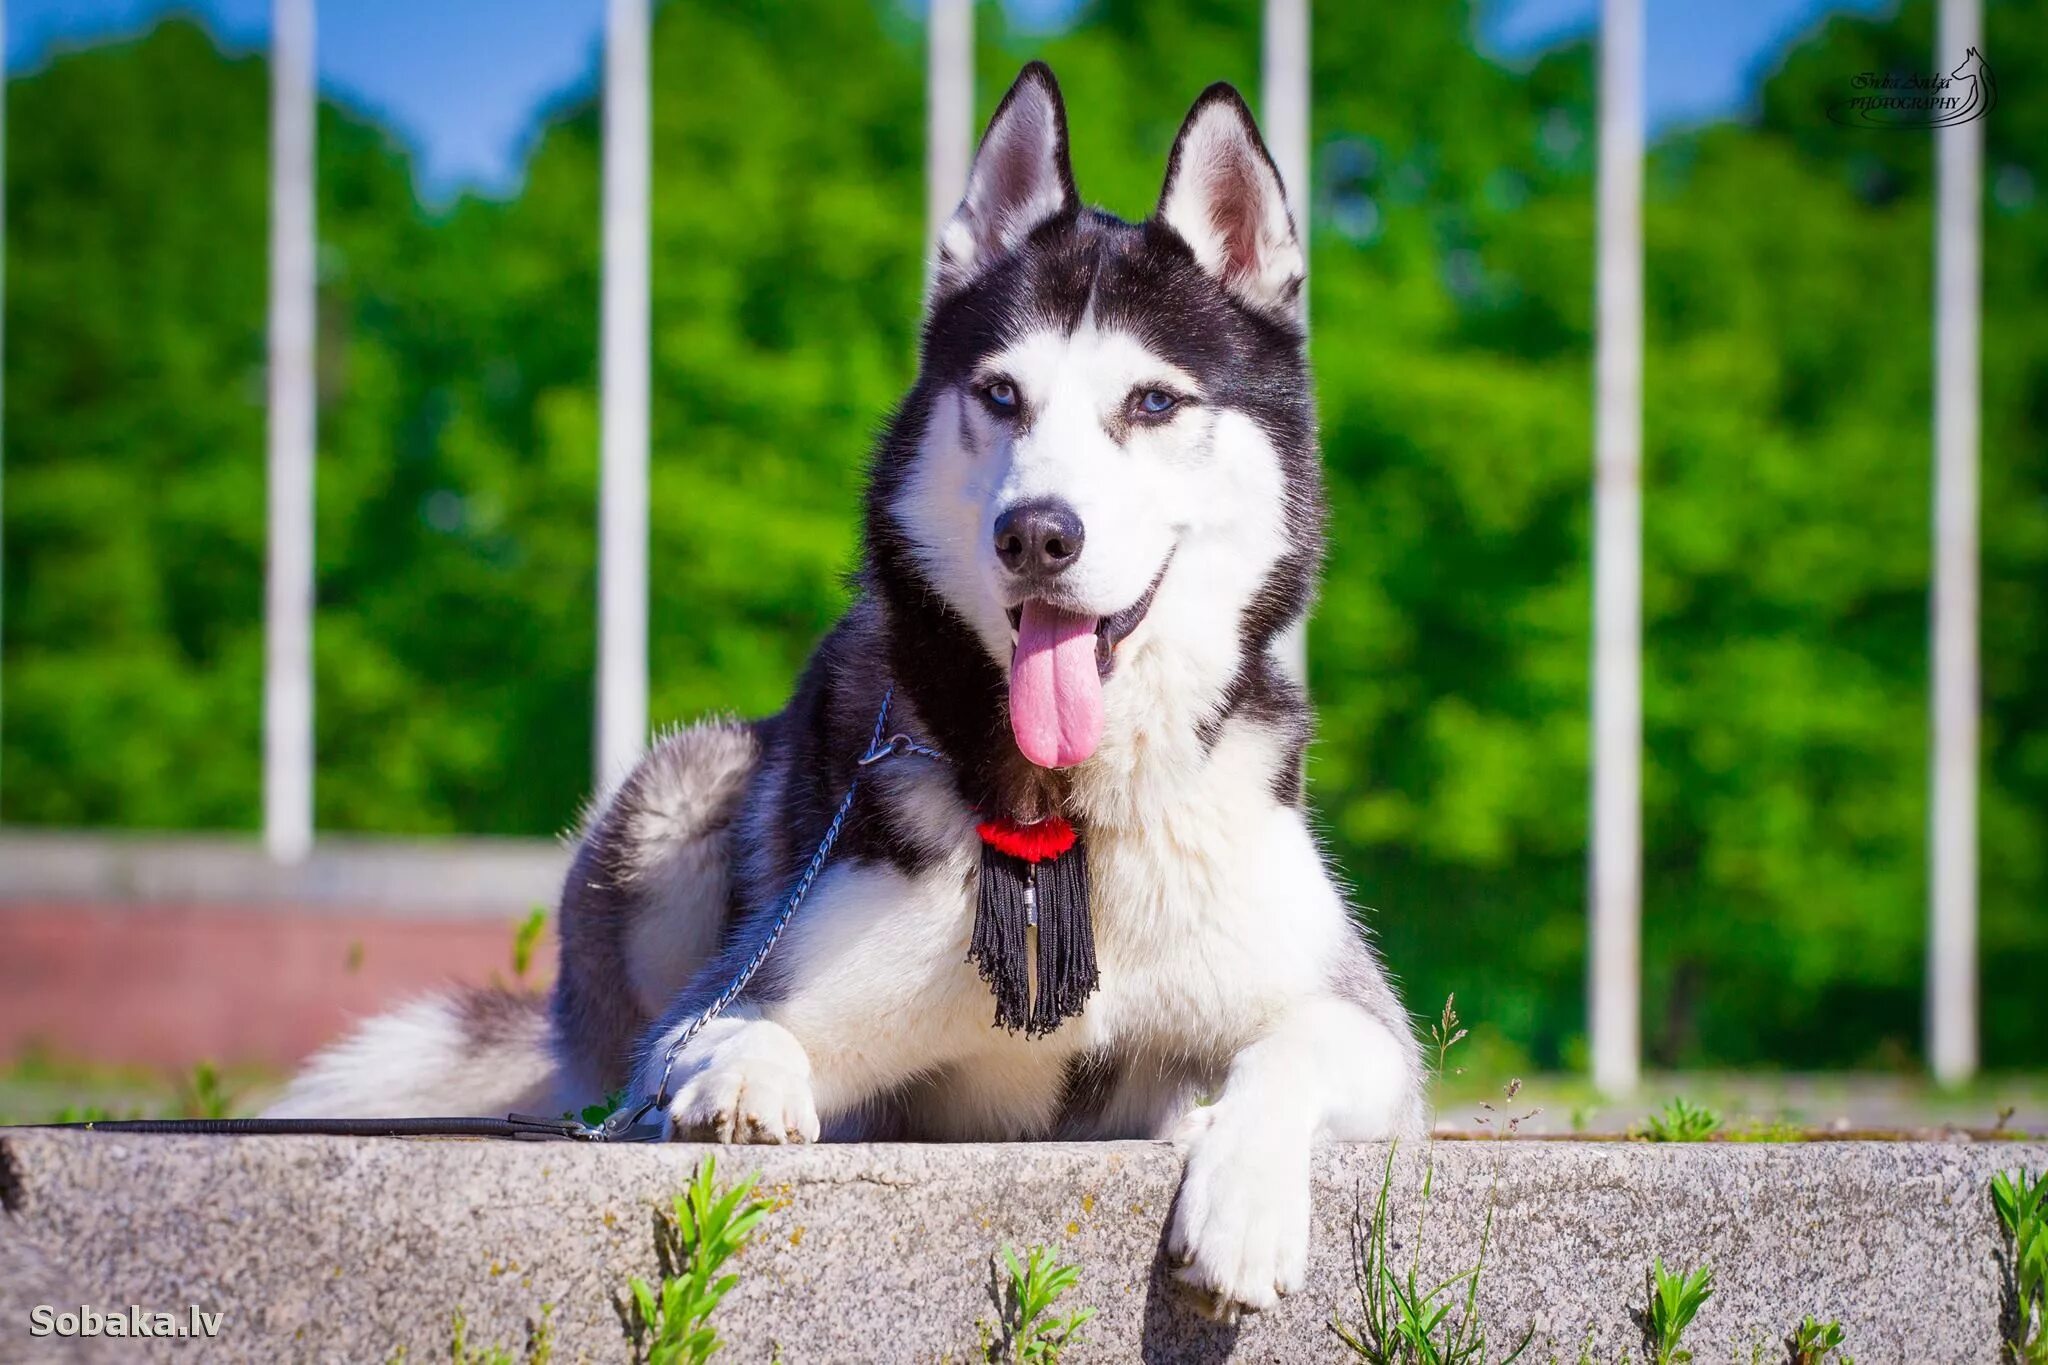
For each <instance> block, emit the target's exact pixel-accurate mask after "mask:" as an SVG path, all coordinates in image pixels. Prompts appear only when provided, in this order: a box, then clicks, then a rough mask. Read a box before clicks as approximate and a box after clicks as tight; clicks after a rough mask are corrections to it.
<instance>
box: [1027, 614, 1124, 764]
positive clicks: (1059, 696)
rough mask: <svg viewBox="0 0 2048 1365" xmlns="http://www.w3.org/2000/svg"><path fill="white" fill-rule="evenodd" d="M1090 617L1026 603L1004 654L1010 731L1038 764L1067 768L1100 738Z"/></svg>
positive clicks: (1099, 681)
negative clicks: (1012, 647) (1012, 646)
mask: <svg viewBox="0 0 2048 1365" xmlns="http://www.w3.org/2000/svg"><path fill="white" fill-rule="evenodd" d="M1095 621H1096V618H1095V617H1093V616H1077V615H1075V614H1073V613H1072V612H1065V611H1060V610H1059V609H1058V608H1056V607H1048V606H1046V605H1045V604H1044V603H1043V602H1026V603H1025V604H1024V612H1023V619H1022V620H1021V621H1019V622H1018V625H1017V652H1016V653H1015V654H1014V655H1012V656H1011V658H1010V729H1011V731H1012V732H1013V733H1014V734H1015V735H1016V736H1017V747H1018V748H1019V749H1021V750H1022V751H1023V753H1024V757H1026V758H1028V759H1030V760H1031V761H1032V762H1033V763H1036V764H1037V765H1038V766H1039V767H1041V768H1067V767H1072V766H1073V765H1074V764H1076V763H1079V762H1081V761H1082V760H1083V759H1085V758H1087V757H1088V756H1089V755H1090V754H1092V753H1094V752H1095V746H1096V745H1097V744H1100V743H1101V742H1102V675H1101V674H1100V673H1098V672H1096V671H1095Z"/></svg>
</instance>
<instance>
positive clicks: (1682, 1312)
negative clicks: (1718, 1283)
mask: <svg viewBox="0 0 2048 1365" xmlns="http://www.w3.org/2000/svg"><path fill="white" fill-rule="evenodd" d="M1649 1282H1650V1313H1649V1319H1648V1328H1649V1348H1650V1355H1651V1359H1652V1361H1653V1362H1654V1365H1692V1352H1691V1351H1688V1350H1686V1349H1685V1347H1684V1346H1683V1345H1681V1344H1680V1343H1681V1342H1682V1341H1683V1340H1684V1338H1685V1329H1686V1328H1687V1327H1689V1326H1691V1325H1692V1320H1693V1318H1694V1317H1695V1316H1696V1315H1697V1314H1698V1313H1699V1311H1700V1309H1701V1308H1703V1307H1704V1306H1705V1305H1706V1302H1707V1300H1708V1299H1710V1298H1712V1297H1713V1296H1714V1272H1713V1269H1712V1267H1710V1266H1701V1267H1700V1268H1699V1269H1697V1270H1693V1271H1690V1272H1688V1271H1682V1270H1681V1271H1671V1270H1666V1269H1665V1268H1664V1258H1663V1257H1662V1256H1659V1257H1658V1258H1657V1259H1656V1261H1655V1262H1654V1263H1653V1264H1652V1265H1651V1267H1650V1277H1649Z"/></svg>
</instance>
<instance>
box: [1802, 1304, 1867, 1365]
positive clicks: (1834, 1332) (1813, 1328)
mask: <svg viewBox="0 0 2048 1365" xmlns="http://www.w3.org/2000/svg"><path fill="white" fill-rule="evenodd" d="M1785 1344H1786V1345H1787V1346H1788V1347H1789V1348H1791V1351H1792V1365H1856V1357H1854V1356H1852V1355H1850V1354H1849V1353H1848V1352H1847V1351H1844V1350H1843V1349H1842V1324H1841V1323H1839V1322H1821V1321H1820V1320H1819V1319H1817V1318H1815V1317H1814V1316H1813V1315H1812V1314H1811V1313H1809V1314H1807V1315H1806V1317H1805V1318H1804V1319H1802V1320H1801V1322H1800V1324H1799V1326H1798V1327H1796V1328H1794V1329H1793V1331H1792V1336H1791V1338H1790V1339H1789V1340H1788V1341H1787V1342H1786V1343H1785Z"/></svg>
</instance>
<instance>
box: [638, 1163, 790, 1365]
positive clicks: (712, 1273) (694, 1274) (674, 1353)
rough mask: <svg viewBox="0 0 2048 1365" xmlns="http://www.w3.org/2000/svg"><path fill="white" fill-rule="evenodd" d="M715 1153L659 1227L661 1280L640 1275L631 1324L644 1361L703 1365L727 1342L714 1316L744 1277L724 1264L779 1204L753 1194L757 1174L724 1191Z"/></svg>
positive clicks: (699, 1168)
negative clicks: (655, 1281) (716, 1179)
mask: <svg viewBox="0 0 2048 1365" xmlns="http://www.w3.org/2000/svg"><path fill="white" fill-rule="evenodd" d="M714 1175H715V1167H714V1164H713V1161H712V1158H710V1157H709V1156H707V1157H705V1158H704V1160H703V1161H701V1162H700V1163H698V1166H697V1174H696V1176H695V1177H694V1178H693V1179H692V1180H691V1181H690V1185H689V1188H688V1189H686V1190H684V1191H683V1192H682V1193H681V1194H679V1195H677V1196H676V1198H675V1205H674V1210H673V1213H672V1214H671V1216H670V1217H668V1218H667V1219H665V1220H664V1222H663V1225H662V1231H661V1232H660V1234H658V1245H657V1246H656V1254H657V1256H658V1257H659V1259H660V1262H661V1269H662V1275H661V1283H660V1284H658V1285H650V1284H649V1283H648V1282H647V1281H645V1280H643V1279H641V1278H640V1277H639V1276H637V1275H636V1276H634V1277H633V1278H632V1279H631V1280H629V1281H628V1282H627V1287H628V1289H630V1291H631V1293H632V1310H631V1324H630V1325H631V1331H632V1334H633V1344H634V1347H635V1349H636V1351H637V1353H638V1354H639V1358H640V1359H642V1360H644V1361H646V1362H647V1365H703V1362H705V1361H707V1360H709V1359H711V1356H712V1353H713V1352H715V1351H716V1350H718V1348H719V1346H720V1345H721V1344H722V1343H721V1342H720V1340H719V1337H718V1331H717V1329H716V1328H715V1327H713V1326H712V1324H711V1316H712V1314H713V1313H715V1312H716V1311H717V1310H718V1304H719V1301H720V1300H721V1299H723V1298H724V1297H725V1296H726V1294H727V1293H728V1292H729V1291H730V1290H731V1289H732V1287H733V1286H734V1285H736V1284H738V1283H739V1282H740V1277H739V1275H738V1274H737V1273H735V1272H732V1271H729V1270H727V1269H726V1268H725V1267H726V1263H727V1262H729V1261H730V1260H732V1258H733V1257H734V1256H736V1255H738V1254H739V1252H740V1250H741V1249H742V1248H744V1247H745V1246H746V1244H747V1239H748V1236H749V1234H751V1233H752V1232H753V1230H754V1225H755V1224H757V1223H759V1222H760V1221H761V1220H762V1219H763V1218H765V1217H767V1216H768V1212H769V1210H770V1209H771V1208H773V1207H774V1206H773V1205H772V1204H770V1203H769V1201H767V1200H766V1199H759V1198H756V1197H755V1196H754V1182H755V1181H756V1180H757V1179H758V1178H759V1177H758V1174H756V1175H750V1176H748V1177H747V1178H746V1179H745V1180H742V1181H741V1182H740V1183H739V1184H737V1185H735V1186H734V1187H733V1188H732V1189H730V1190H727V1191H725V1192H724V1193H723V1194H721V1193H720V1192H719V1191H718V1188H717V1186H716V1184H715V1183H714V1178H713V1177H714Z"/></svg>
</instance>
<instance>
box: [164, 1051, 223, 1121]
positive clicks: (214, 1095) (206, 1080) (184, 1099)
mask: <svg viewBox="0 0 2048 1365" xmlns="http://www.w3.org/2000/svg"><path fill="white" fill-rule="evenodd" d="M234 1108H235V1097H234V1096H233V1095H232V1094H230V1093H229V1092H228V1089H227V1087H226V1086H225V1085H224V1084H222V1082H221V1078H220V1068H219V1067H217V1066H215V1065H214V1064H213V1063H212V1062H195V1063H193V1066H192V1070H191V1072H190V1074H188V1075H187V1076H186V1077H185V1078H184V1080H182V1081H181V1082H180V1083H179V1086H178V1115H179V1117H181V1118H188V1119H224V1118H226V1117H228V1116H229V1115H230V1114H232V1113H233V1112H234Z"/></svg>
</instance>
